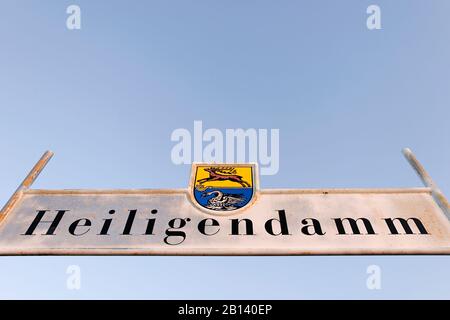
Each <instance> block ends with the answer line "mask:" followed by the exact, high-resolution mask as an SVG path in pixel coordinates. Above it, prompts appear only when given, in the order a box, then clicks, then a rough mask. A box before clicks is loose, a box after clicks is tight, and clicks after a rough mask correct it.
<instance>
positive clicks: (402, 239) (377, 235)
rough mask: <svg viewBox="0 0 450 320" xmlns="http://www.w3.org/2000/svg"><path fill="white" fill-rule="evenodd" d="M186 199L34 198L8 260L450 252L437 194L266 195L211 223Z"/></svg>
mask: <svg viewBox="0 0 450 320" xmlns="http://www.w3.org/2000/svg"><path fill="white" fill-rule="evenodd" d="M189 198H190V197H189V194H188V192H187V191H185V190H179V191H124V192H120V191H39V190H30V191H27V192H25V193H24V194H23V195H22V198H21V200H20V201H19V202H18V203H17V204H16V206H15V208H14V209H13V210H12V211H11V212H10V213H9V215H8V217H7V218H6V219H5V220H4V221H3V222H2V225H1V226H0V254H8V255H13V254H148V255H152V254H155V255H157V254H174V255H178V254H180V255H189V254H195V255H281V254H282V255H291V254H292V255H295V254H305V255H307V254H448V253H450V237H449V235H450V224H449V222H448V220H447V218H446V217H445V215H444V214H443V213H442V211H441V210H440V208H439V207H438V206H437V205H436V203H435V202H434V200H433V198H432V197H431V195H430V191H429V190H428V189H411V190H404V189H402V190H328V191H325V190H284V191H283V190H273V191H270V190H266V191H263V192H260V193H259V194H258V195H257V200H256V202H255V203H254V204H253V205H252V206H251V207H249V208H248V209H246V210H244V211H243V212H241V213H238V214H232V215H227V216H217V215H211V214H208V213H206V212H203V211H201V210H199V209H197V208H196V207H195V206H194V205H193V204H192V203H191V201H190V200H189Z"/></svg>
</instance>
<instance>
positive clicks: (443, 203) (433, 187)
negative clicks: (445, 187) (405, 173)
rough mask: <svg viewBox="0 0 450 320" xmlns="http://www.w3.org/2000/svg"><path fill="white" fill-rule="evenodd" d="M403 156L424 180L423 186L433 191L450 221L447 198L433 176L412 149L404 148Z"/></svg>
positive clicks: (434, 196)
mask: <svg viewBox="0 0 450 320" xmlns="http://www.w3.org/2000/svg"><path fill="white" fill-rule="evenodd" d="M402 151H403V155H404V156H405V158H406V159H407V160H408V162H409V164H410V165H411V166H412V167H413V168H414V170H415V171H416V173H417V174H418V175H419V177H420V179H421V180H422V182H423V184H424V185H425V186H426V187H428V188H430V189H431V194H432V196H433V198H434V199H435V200H436V202H437V204H438V205H439V206H440V207H441V209H442V211H444V213H445V214H446V215H447V218H449V219H450V205H449V203H448V201H447V199H446V198H445V196H444V194H443V193H442V191H441V190H440V189H439V187H438V186H437V184H436V183H435V182H434V181H433V179H431V176H430V175H429V174H428V172H427V171H426V170H425V168H424V167H423V166H422V164H421V163H420V162H419V161H418V160H417V158H416V156H415V155H414V154H413V152H412V151H411V149H409V148H404V149H403V150H402Z"/></svg>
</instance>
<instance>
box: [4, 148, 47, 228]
mask: <svg viewBox="0 0 450 320" xmlns="http://www.w3.org/2000/svg"><path fill="white" fill-rule="evenodd" d="M52 157H53V152H51V151H46V152H45V153H44V154H43V155H42V157H41V159H39V161H38V162H37V163H36V164H35V165H34V167H33V169H31V171H30V173H28V175H27V176H26V177H25V179H24V180H23V181H22V183H21V184H20V185H19V187H18V188H17V189H16V191H15V192H14V194H13V195H12V196H11V198H10V199H9V201H8V202H7V203H6V204H5V206H4V207H3V208H2V210H1V211H0V222H1V221H2V220H3V219H4V218H5V217H6V214H7V213H8V211H9V210H10V209H11V208H12V207H13V206H14V204H15V203H16V202H17V200H19V199H20V197H21V195H22V192H23V191H24V190H26V189H28V188H29V187H30V186H31V185H32V184H33V182H34V181H35V180H36V178H37V177H38V175H39V174H40V173H41V171H42V169H44V167H45V166H46V165H47V163H48V162H49V161H50V159H51V158H52Z"/></svg>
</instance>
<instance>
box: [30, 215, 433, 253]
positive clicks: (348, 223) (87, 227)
mask: <svg viewBox="0 0 450 320" xmlns="http://www.w3.org/2000/svg"><path fill="white" fill-rule="evenodd" d="M276 212H277V217H273V218H270V219H268V220H266V221H265V222H264V231H263V232H266V233H267V234H268V235H271V236H290V235H292V232H293V231H294V229H296V231H297V232H300V233H301V234H302V235H305V236H324V235H325V234H326V233H327V232H336V235H361V234H363V235H369V236H370V235H377V234H378V233H377V232H376V231H375V229H374V227H373V225H372V223H371V221H370V220H369V219H368V218H364V217H361V218H357V219H355V218H331V221H332V225H333V227H334V229H335V230H333V231H331V230H324V228H323V226H322V224H321V222H320V221H319V220H318V219H315V218H306V217H305V218H303V219H300V221H299V222H300V223H299V225H297V226H294V225H292V226H291V225H289V223H288V219H287V216H286V212H285V210H277V211H276ZM55 213H56V214H55ZM69 213H70V211H69V210H55V211H54V212H51V210H37V214H36V216H35V217H34V219H33V221H31V223H30V225H29V227H28V229H27V230H26V231H25V232H24V233H23V234H22V235H23V236H36V235H43V236H52V235H56V234H57V233H60V232H68V233H69V234H70V235H72V236H74V237H81V236H83V235H86V234H87V233H89V232H91V233H92V232H96V235H98V236H109V235H111V233H110V232H111V228H110V227H111V225H112V224H113V223H121V224H122V225H123V229H122V228H120V230H121V233H119V235H123V236H130V235H146V236H154V235H155V233H154V232H155V229H157V228H156V227H155V225H156V223H157V220H158V219H157V218H156V217H155V216H156V214H157V213H158V210H157V209H153V210H151V211H150V213H151V215H150V216H151V217H152V218H146V219H145V220H141V221H144V225H145V227H144V228H143V227H142V225H141V224H140V225H137V224H135V219H136V215H137V213H138V210H136V209H133V210H128V212H127V218H126V220H125V221H124V222H123V221H117V222H116V221H114V218H106V219H102V221H101V223H99V224H98V225H96V226H93V224H92V220H90V219H87V218H80V219H76V220H74V221H73V222H71V223H70V225H69V227H68V230H64V229H63V228H62V227H61V226H60V222H61V221H62V220H63V219H69V218H70V217H69ZM114 214H116V211H115V210H110V211H109V216H113V215H114ZM225 218H226V220H225V221H226V223H227V224H228V226H227V232H228V235H230V236H252V235H255V230H254V222H253V221H252V220H251V219H248V218H230V217H221V219H225ZM382 220H383V222H384V225H385V227H386V230H387V231H388V232H389V234H392V235H401V234H405V235H413V234H422V235H427V234H428V232H427V230H426V229H425V226H424V225H423V223H422V222H421V221H420V219H418V218H414V217H411V218H408V219H405V218H385V219H382ZM192 223H193V221H191V218H173V219H171V220H169V221H168V222H167V228H166V229H165V230H164V239H163V241H164V243H165V244H167V245H172V246H173V245H179V244H181V243H183V242H184V240H185V239H186V236H187V235H186V232H185V231H184V228H185V227H187V226H188V224H192ZM223 224H224V221H222V225H221V224H220V223H219V221H218V220H217V219H214V218H205V219H201V220H199V221H198V222H197V223H196V224H195V229H196V230H197V232H199V233H200V234H201V235H203V236H205V237H212V236H214V235H216V234H218V233H219V232H223V231H222V228H223V227H224V226H223ZM139 227H140V228H139ZM399 227H401V228H399ZM93 229H96V230H93ZM114 229H115V230H117V228H114ZM138 229H142V230H138ZM38 232H43V233H40V234H39V233H38Z"/></svg>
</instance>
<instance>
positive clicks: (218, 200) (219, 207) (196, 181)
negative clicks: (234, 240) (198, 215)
mask: <svg viewBox="0 0 450 320" xmlns="http://www.w3.org/2000/svg"><path fill="white" fill-rule="evenodd" d="M255 171H256V165H255V164H194V165H193V166H192V178H191V179H192V180H191V181H192V183H191V188H192V190H191V192H192V194H191V197H192V200H193V202H194V204H196V205H197V206H199V207H200V208H201V209H206V210H207V211H208V212H209V213H213V214H219V215H224V214H231V213H235V211H236V210H240V209H244V208H245V207H246V206H248V205H249V204H251V202H252V200H253V199H254V197H255V191H256V184H257V181H256V179H255V176H256V172H255Z"/></svg>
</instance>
